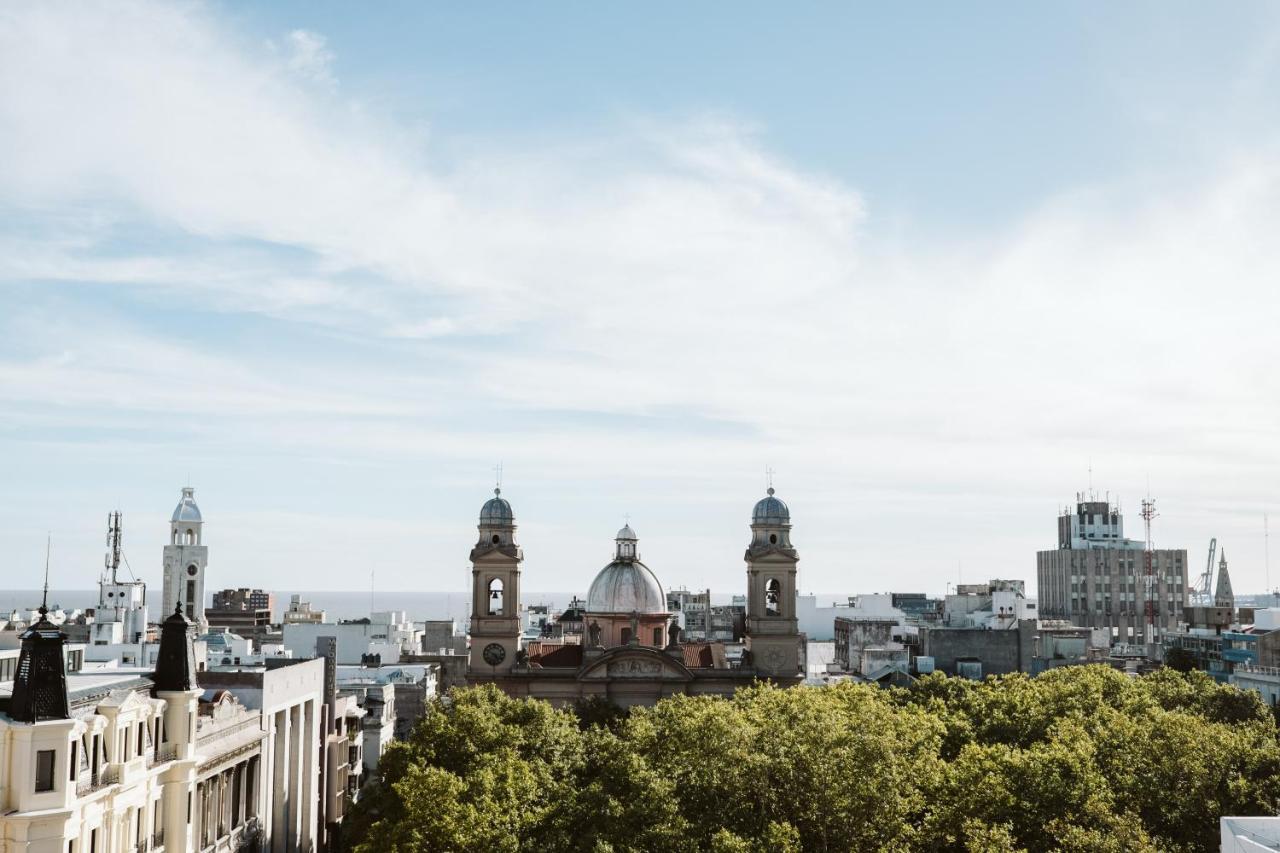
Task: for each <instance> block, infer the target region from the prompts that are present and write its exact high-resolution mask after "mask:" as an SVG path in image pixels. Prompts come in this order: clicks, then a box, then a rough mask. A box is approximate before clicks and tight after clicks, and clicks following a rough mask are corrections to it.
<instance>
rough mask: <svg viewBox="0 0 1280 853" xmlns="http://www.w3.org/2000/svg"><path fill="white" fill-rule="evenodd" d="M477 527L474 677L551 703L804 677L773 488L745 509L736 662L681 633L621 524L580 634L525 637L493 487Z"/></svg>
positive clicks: (783, 515)
mask: <svg viewBox="0 0 1280 853" xmlns="http://www.w3.org/2000/svg"><path fill="white" fill-rule="evenodd" d="M478 529H479V534H480V535H479V538H478V539H477V540H476V544H475V546H474V547H473V548H472V550H471V564H472V607H471V621H470V625H469V634H470V639H471V646H470V652H471V656H470V661H469V664H468V666H467V671H466V677H467V680H468V681H469V682H470V683H473V684H477V683H478V684H495V685H497V686H498V687H499V688H501V689H502V690H503V691H505V692H506V693H508V694H510V695H513V696H520V697H525V696H528V697H537V698H542V699H547V700H549V701H551V702H553V703H555V704H566V703H573V702H576V701H578V700H581V699H587V698H591V697H599V698H602V699H608V700H611V701H613V702H615V703H617V704H619V705H622V706H632V705H649V704H653V703H654V702H657V701H658V700H660V699H662V698H665V697H667V696H671V695H674V694H678V693H684V694H711V695H721V696H725V695H730V694H732V693H733V692H735V691H736V690H737V689H738V688H739V687H743V686H746V685H749V684H751V683H753V682H755V681H756V680H760V679H770V680H773V681H775V682H777V683H780V684H783V685H791V684H797V683H799V682H800V681H801V680H802V679H803V674H804V669H803V666H804V664H803V660H804V641H805V640H804V637H803V636H802V635H801V633H800V631H799V629H798V625H797V620H796V613H795V604H796V588H795V579H796V563H797V561H798V560H799V556H798V555H797V553H796V551H795V549H794V548H793V547H792V545H791V541H790V537H791V516H790V510H789V509H788V508H787V505H786V504H785V503H783V502H782V500H780V499H779V498H777V497H775V496H774V494H773V489H772V488H770V489H769V490H768V495H767V496H766V497H765V498H763V499H761V500H760V501H758V502H757V503H756V505H755V508H754V510H753V512H752V517H751V541H750V544H749V545H748V548H747V551H746V554H745V559H746V563H747V596H746V650H745V652H744V657H743V658H741V659H739V660H738V661H735V662H734V663H733V664H731V663H730V661H729V658H728V656H727V654H726V650H725V646H724V644H723V643H717V642H707V641H703V640H692V641H687V640H686V639H685V638H684V637H682V636H681V631H680V629H679V626H678V624H675V625H673V620H672V615H673V611H672V610H671V609H670V605H669V603H668V599H667V596H666V594H665V593H664V592H663V589H662V585H661V583H660V582H659V581H658V578H657V576H656V575H655V574H654V572H653V571H652V570H651V569H650V568H649V567H648V566H646V565H645V564H644V563H643V562H641V560H640V553H639V541H638V539H637V537H636V534H635V531H634V530H632V529H631V526H630V525H629V524H628V525H626V526H624V527H623V528H622V529H621V530H619V531H618V534H617V536H616V537H615V539H614V545H615V553H614V559H613V560H612V561H611V562H610V563H609V564H608V565H606V566H605V567H604V568H603V569H601V570H600V572H599V573H598V574H597V575H596V578H595V580H594V581H592V583H591V587H590V589H589V590H588V592H587V597H586V602H585V605H584V606H583V607H582V609H581V613H580V615H581V617H582V621H583V623H584V624H585V633H584V634H583V635H582V636H581V637H565V638H563V639H559V640H556V641H550V640H543V639H538V640H534V641H529V642H525V641H524V638H523V636H522V630H521V627H522V626H521V623H520V618H519V607H520V582H521V571H520V563H521V562H522V561H523V559H524V554H523V552H522V550H521V548H520V546H519V544H518V543H517V541H516V523H515V515H514V513H513V512H512V510H511V504H510V503H508V502H507V501H506V500H505V499H504V498H503V497H502V496H501V493H500V490H497V491H495V494H494V497H493V498H492V499H491V500H489V501H488V502H486V503H485V505H484V506H483V507H482V508H481V511H480V523H479V527H478ZM557 624H558V623H557ZM553 630H554V628H553Z"/></svg>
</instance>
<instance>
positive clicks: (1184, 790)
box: [347, 666, 1280, 853]
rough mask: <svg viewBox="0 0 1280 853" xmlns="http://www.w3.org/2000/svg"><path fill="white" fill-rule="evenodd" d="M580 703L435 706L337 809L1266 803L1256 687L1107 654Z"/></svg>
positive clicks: (657, 816) (698, 824)
mask: <svg viewBox="0 0 1280 853" xmlns="http://www.w3.org/2000/svg"><path fill="white" fill-rule="evenodd" d="M579 708H580V712H579V713H575V712H574V711H573V710H557V709H553V708H552V707H551V706H549V705H547V704H546V703H543V702H537V701H526V700H515V699H511V698H508V697H506V696H504V695H503V694H502V693H500V692H499V691H497V690H496V689H494V688H492V687H486V688H477V689H473V690H455V691H453V692H452V693H451V695H450V699H449V701H447V702H445V701H439V700H437V701H434V702H432V703H431V706H430V709H429V712H428V714H427V715H426V717H425V718H424V719H423V720H422V721H421V722H420V723H419V724H418V725H417V726H416V727H415V729H414V731H413V732H412V734H411V736H410V737H409V739H408V740H407V741H406V742H404V743H401V744H396V745H394V746H393V748H392V749H390V750H388V752H387V753H386V755H384V757H383V758H382V763H381V766H380V772H381V777H382V778H381V781H380V782H379V783H377V784H376V785H373V786H372V787H371V788H370V789H369V790H368V791H367V793H366V795H365V797H364V798H363V799H362V800H361V802H360V803H359V804H358V805H357V807H356V808H355V810H354V812H353V814H352V815H350V817H349V818H348V819H349V821H350V825H349V827H348V832H347V837H348V838H351V839H353V840H354V842H355V844H354V847H355V849H356V850H358V851H375V850H377V851H381V850H388V851H418V850H423V851H425V850H451V851H458V853H465V851H481V850H485V851H488V850H494V851H516V850H521V851H523V850H539V851H583V853H641V851H645V853H649V851H654V853H677V852H678V851H703V850H714V851H723V853H764V851H796V853H798V851H837V850H838V851H845V850H895V851H896V850H905V851H911V850H918V851H974V852H975V853H976V851H995V850H1002V851H1003V850H1013V851H1017V850H1060V851H1093V853H1119V851H1155V850H1161V851H1175V852H1176V851H1188V853H1189V852H1190V851H1203V850H1213V849H1216V845H1217V832H1218V829H1217V819H1218V817H1219V816H1221V815H1223V814H1275V813H1276V811H1277V806H1278V805H1280V747H1278V746H1277V741H1276V728H1275V724H1274V723H1273V721H1272V718H1271V715H1270V713H1269V712H1268V710H1267V709H1266V708H1265V707H1264V706H1263V705H1262V703H1261V702H1260V701H1259V700H1258V698H1257V697H1256V696H1254V695H1253V694H1248V693H1243V692H1241V691H1239V690H1236V689H1235V688H1232V687H1227V686H1224V685H1219V684H1216V683H1214V682H1213V680H1212V679H1210V678H1208V677H1207V676H1205V675H1204V674H1203V673H1199V672H1191V673H1180V672H1177V671H1174V670H1171V669H1166V670H1161V671H1159V672H1157V673H1154V674H1152V675H1148V676H1144V677H1142V678H1136V679H1135V678H1129V677H1127V676H1125V675H1124V674H1122V673H1119V672H1116V671H1114V670H1112V669H1109V668H1107V667H1101V666H1090V667H1064V668H1058V669H1054V670H1050V671H1049V672H1046V673H1044V674H1042V675H1040V676H1038V677H1035V678H1031V677H1028V676H1025V675H1009V676H1003V677H994V678H988V679H986V680H985V681H982V682H971V681H966V680H962V679H955V678H947V677H945V676H942V675H936V674H935V675H932V676H927V677H925V678H922V679H921V680H920V681H919V682H918V683H917V684H915V685H913V686H912V687H910V688H903V689H898V688H895V689H890V690H882V689H878V688H875V687H871V686H867V685H855V684H839V685H834V686H831V687H821V688H793V689H789V690H782V689H778V688H775V687H771V686H767V685H760V686H754V687H751V688H747V689H743V690H740V691H739V692H738V693H737V694H736V695H735V696H734V697H733V698H732V699H729V700H725V699H718V698H710V697H689V696H676V697H673V698H671V699H669V700H665V701H663V702H660V703H658V704H657V705H656V706H654V707H652V708H639V709H634V710H632V711H630V712H626V711H623V710H621V709H617V708H615V707H612V706H609V705H607V704H606V703H601V702H591V703H585V704H583V705H581V706H579Z"/></svg>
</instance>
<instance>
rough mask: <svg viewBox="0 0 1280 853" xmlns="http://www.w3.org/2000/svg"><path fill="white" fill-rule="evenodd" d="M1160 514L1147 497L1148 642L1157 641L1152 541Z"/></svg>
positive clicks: (1144, 504) (1144, 514)
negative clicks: (1155, 520)
mask: <svg viewBox="0 0 1280 853" xmlns="http://www.w3.org/2000/svg"><path fill="white" fill-rule="evenodd" d="M1147 488H1148V492H1147V494H1148V495H1150V493H1151V492H1150V486H1148V487H1147ZM1158 515H1159V513H1158V512H1156V502H1155V499H1154V498H1151V497H1147V499H1146V500H1144V501H1143V502H1142V523H1143V525H1144V526H1145V528H1146V532H1147V547H1146V550H1145V551H1144V552H1143V563H1144V568H1145V575H1146V586H1147V606H1146V615H1147V627H1146V642H1148V643H1153V642H1155V630H1156V629H1155V608H1156V604H1155V599H1154V598H1152V594H1153V590H1154V589H1155V580H1156V578H1155V572H1154V566H1153V565H1152V561H1153V557H1154V551H1155V546H1154V545H1152V543H1151V520H1152V519H1153V518H1155V517H1156V516H1158Z"/></svg>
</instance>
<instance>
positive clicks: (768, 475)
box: [764, 466, 773, 494]
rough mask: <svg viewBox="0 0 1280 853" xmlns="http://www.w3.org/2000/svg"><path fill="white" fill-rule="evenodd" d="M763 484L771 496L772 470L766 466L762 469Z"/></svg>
mask: <svg viewBox="0 0 1280 853" xmlns="http://www.w3.org/2000/svg"><path fill="white" fill-rule="evenodd" d="M764 484H765V485H766V486H768V487H769V494H773V468H771V467H768V466H766V467H765V469H764Z"/></svg>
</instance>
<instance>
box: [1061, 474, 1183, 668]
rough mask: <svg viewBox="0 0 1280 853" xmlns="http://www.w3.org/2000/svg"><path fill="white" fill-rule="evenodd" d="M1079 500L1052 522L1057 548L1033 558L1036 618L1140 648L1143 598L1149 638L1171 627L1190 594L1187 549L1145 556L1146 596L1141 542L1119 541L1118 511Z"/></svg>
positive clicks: (1120, 519) (1102, 503)
mask: <svg viewBox="0 0 1280 853" xmlns="http://www.w3.org/2000/svg"><path fill="white" fill-rule="evenodd" d="M1078 498H1079V499H1078V501H1077V503H1076V507H1075V511H1074V512H1072V511H1070V510H1064V511H1063V512H1062V514H1061V515H1060V516H1059V517H1058V547H1057V548H1056V549H1054V550H1051V551H1040V552H1039V553H1038V554H1037V555H1036V578H1037V581H1038V587H1039V598H1040V601H1039V603H1040V615H1041V616H1042V617H1044V618H1048V619H1065V620H1067V621H1069V622H1070V623H1071V624H1073V625H1083V626H1087V627H1092V628H1106V629H1108V630H1109V631H1110V632H1111V636H1112V639H1113V642H1116V643H1143V642H1145V628H1146V607H1147V602H1148V601H1150V603H1151V607H1152V614H1153V620H1152V621H1153V633H1154V637H1155V639H1156V640H1159V639H1160V637H1161V635H1162V634H1164V633H1165V632H1167V631H1173V630H1176V629H1177V627H1178V621H1179V620H1180V619H1181V618H1182V608H1183V607H1185V606H1186V605H1187V603H1188V600H1189V594H1190V593H1189V586H1188V583H1187V552H1186V549H1174V548H1164V549H1157V550H1154V551H1152V553H1151V565H1152V576H1153V581H1152V585H1151V590H1150V593H1148V591H1147V578H1146V562H1145V561H1146V557H1147V554H1146V552H1145V550H1144V548H1145V546H1144V543H1142V542H1140V541H1137V540H1134V539H1126V538H1125V536H1124V517H1123V515H1122V514H1121V512H1120V509H1119V507H1118V506H1112V505H1111V504H1110V503H1109V502H1108V501H1096V500H1084V498H1083V496H1078Z"/></svg>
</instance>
